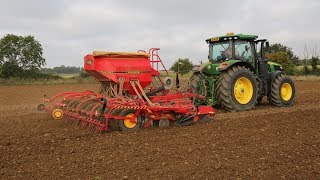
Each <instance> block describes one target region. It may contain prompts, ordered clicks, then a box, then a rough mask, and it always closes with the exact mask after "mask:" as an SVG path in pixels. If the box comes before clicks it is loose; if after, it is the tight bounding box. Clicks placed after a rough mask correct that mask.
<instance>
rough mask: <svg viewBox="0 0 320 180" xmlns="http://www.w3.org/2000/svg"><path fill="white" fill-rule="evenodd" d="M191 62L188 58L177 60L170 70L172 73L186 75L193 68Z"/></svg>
mask: <svg viewBox="0 0 320 180" xmlns="http://www.w3.org/2000/svg"><path fill="white" fill-rule="evenodd" d="M193 66H194V65H193V64H192V62H191V61H190V60H189V59H188V58H184V59H181V58H179V59H178V60H177V61H175V62H174V64H173V65H172V66H171V68H170V70H171V71H174V72H179V74H182V75H183V74H187V73H188V72H189V71H191V69H192V68H193Z"/></svg>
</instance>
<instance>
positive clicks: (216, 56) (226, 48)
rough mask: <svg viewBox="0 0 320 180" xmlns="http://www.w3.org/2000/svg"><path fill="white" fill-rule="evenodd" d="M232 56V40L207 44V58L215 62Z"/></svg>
mask: <svg viewBox="0 0 320 180" xmlns="http://www.w3.org/2000/svg"><path fill="white" fill-rule="evenodd" d="M231 57H232V41H221V42H215V43H211V44H210V45H209V60H210V61H212V62H214V63H217V62H222V61H225V60H228V59H231Z"/></svg>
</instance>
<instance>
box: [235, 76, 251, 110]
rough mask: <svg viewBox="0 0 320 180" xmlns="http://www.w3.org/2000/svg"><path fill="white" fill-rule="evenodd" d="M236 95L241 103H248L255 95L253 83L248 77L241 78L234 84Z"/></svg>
mask: <svg viewBox="0 0 320 180" xmlns="http://www.w3.org/2000/svg"><path fill="white" fill-rule="evenodd" d="M233 92H234V96H235V99H236V100H237V101H238V102H239V103H240V104H247V103H249V102H250V100H251V99H252V96H253V85H252V83H251V81H250V80H249V79H248V78H246V77H241V78H239V79H238V80H237V81H236V83H235V84H234V89H233Z"/></svg>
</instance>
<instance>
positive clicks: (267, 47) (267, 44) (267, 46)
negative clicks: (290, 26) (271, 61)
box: [266, 41, 270, 49]
mask: <svg viewBox="0 0 320 180" xmlns="http://www.w3.org/2000/svg"><path fill="white" fill-rule="evenodd" d="M269 47H270V46H269V41H266V49H269Z"/></svg>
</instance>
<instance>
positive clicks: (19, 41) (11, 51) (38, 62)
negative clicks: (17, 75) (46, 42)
mask: <svg viewBox="0 0 320 180" xmlns="http://www.w3.org/2000/svg"><path fill="white" fill-rule="evenodd" d="M42 54H43V52H42V46H41V44H40V43H39V41H37V40H36V39H35V38H34V37H33V36H17V35H13V34H7V35H6V36H4V37H3V38H1V39H0V66H3V65H4V64H5V63H7V62H10V63H9V64H10V65H11V66H12V65H16V66H18V67H19V68H21V69H22V70H38V69H40V68H41V67H42V66H44V65H45V59H44V58H43V57H42ZM3 68H5V67H2V71H3Z"/></svg>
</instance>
